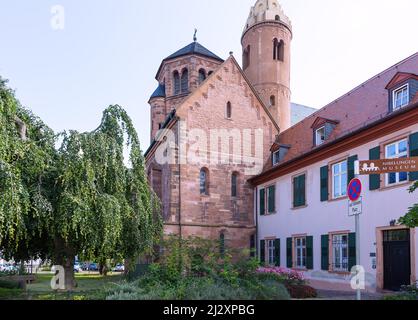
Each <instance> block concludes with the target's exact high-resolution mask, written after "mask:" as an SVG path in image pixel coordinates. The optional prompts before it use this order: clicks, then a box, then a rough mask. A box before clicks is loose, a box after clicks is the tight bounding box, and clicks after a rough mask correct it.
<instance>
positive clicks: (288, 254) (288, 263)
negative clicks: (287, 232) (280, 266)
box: [286, 238, 293, 268]
mask: <svg viewBox="0 0 418 320" xmlns="http://www.w3.org/2000/svg"><path fill="white" fill-rule="evenodd" d="M286 258H287V259H286V260H287V261H286V266H287V267H288V268H293V239H292V238H287V239H286Z"/></svg>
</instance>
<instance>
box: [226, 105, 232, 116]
mask: <svg viewBox="0 0 418 320" xmlns="http://www.w3.org/2000/svg"><path fill="white" fill-rule="evenodd" d="M226 118H227V119H231V118H232V104H231V102H229V101H228V103H227V104H226Z"/></svg>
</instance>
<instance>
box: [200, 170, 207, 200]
mask: <svg viewBox="0 0 418 320" xmlns="http://www.w3.org/2000/svg"><path fill="white" fill-rule="evenodd" d="M200 194H201V195H205V196H207V195H209V171H208V169H206V168H202V169H201V170H200Z"/></svg>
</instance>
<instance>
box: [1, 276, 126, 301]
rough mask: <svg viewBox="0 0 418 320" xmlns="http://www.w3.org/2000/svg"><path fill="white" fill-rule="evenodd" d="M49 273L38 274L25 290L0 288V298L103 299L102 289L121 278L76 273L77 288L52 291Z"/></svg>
mask: <svg viewBox="0 0 418 320" xmlns="http://www.w3.org/2000/svg"><path fill="white" fill-rule="evenodd" d="M51 278H52V275H51V274H38V275H37V281H36V282H35V283H33V284H30V285H28V286H27V290H26V291H24V290H17V289H13V290H11V289H2V288H0V300H103V299H105V293H104V289H106V287H107V286H108V285H110V284H111V283H116V282H119V281H121V280H122V276H121V275H120V274H110V275H108V276H107V277H102V276H100V275H98V274H76V281H77V284H78V286H77V288H76V289H75V290H74V292H72V293H61V292H54V291H53V290H52V289H51V285H50V283H51Z"/></svg>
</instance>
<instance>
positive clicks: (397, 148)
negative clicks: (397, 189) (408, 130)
mask: <svg viewBox="0 0 418 320" xmlns="http://www.w3.org/2000/svg"><path fill="white" fill-rule="evenodd" d="M385 152H386V159H397V158H407V157H408V140H407V139H403V140H400V141H397V142H394V143H391V144H388V145H387V146H386V148H385ZM405 181H408V173H407V172H397V173H388V174H386V185H388V186H390V185H395V184H398V183H402V182H405Z"/></svg>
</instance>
